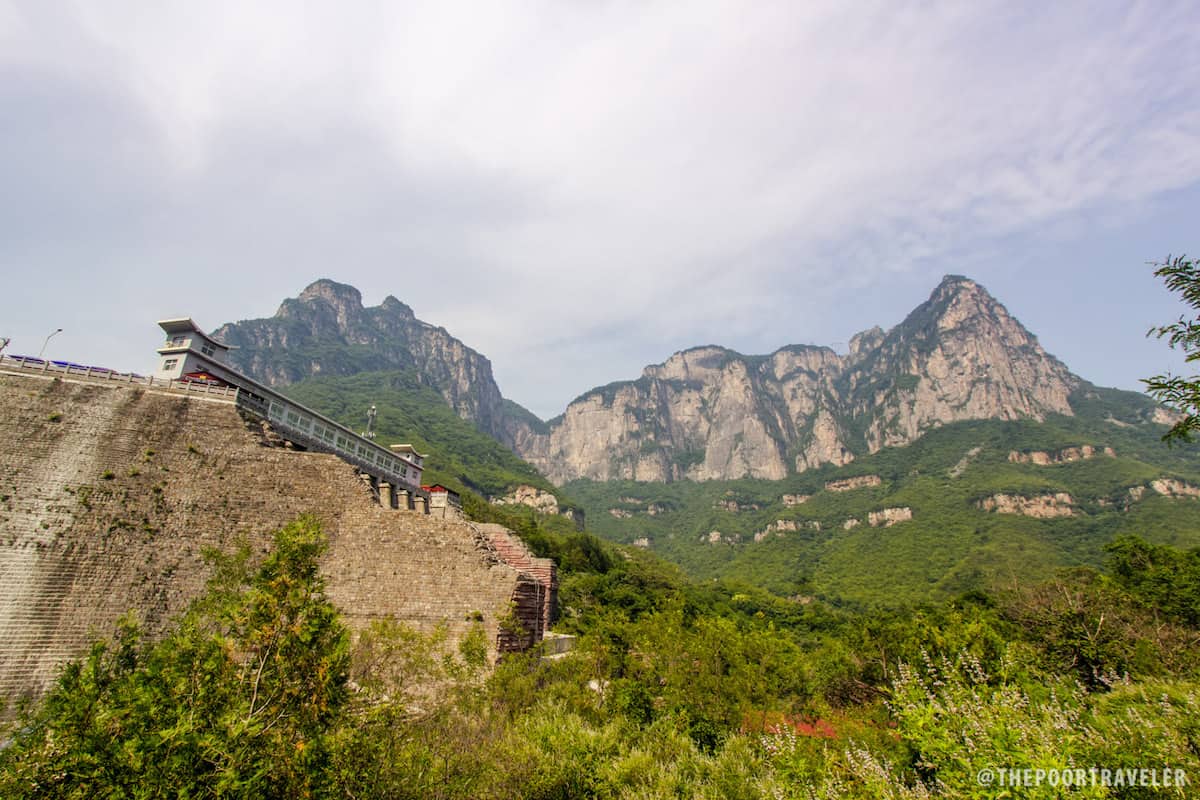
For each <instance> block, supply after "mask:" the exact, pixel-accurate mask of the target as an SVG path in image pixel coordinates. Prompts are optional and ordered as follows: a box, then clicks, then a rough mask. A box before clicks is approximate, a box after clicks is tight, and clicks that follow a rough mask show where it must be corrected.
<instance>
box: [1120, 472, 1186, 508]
mask: <svg viewBox="0 0 1200 800" xmlns="http://www.w3.org/2000/svg"><path fill="white" fill-rule="evenodd" d="M1149 491H1152V492H1154V493H1155V494H1161V495H1162V496H1164V497H1196V498H1200V486H1193V485H1192V484H1190V483H1187V482H1186V481H1181V480H1179V479H1177V478H1157V479H1155V480H1152V481H1150V483H1149V484H1148V485H1146V486H1131V487H1129V490H1128V493H1129V499H1130V500H1131V501H1133V502H1137V501H1138V500H1141V499H1143V498H1144V497H1145V496H1146V493H1147V492H1149Z"/></svg>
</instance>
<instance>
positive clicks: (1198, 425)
mask: <svg viewBox="0 0 1200 800" xmlns="http://www.w3.org/2000/svg"><path fill="white" fill-rule="evenodd" d="M1153 266H1155V267H1157V269H1155V270H1154V274H1155V275H1156V276H1158V277H1160V278H1162V279H1163V280H1164V281H1165V282H1166V284H1167V288H1168V289H1170V290H1171V291H1172V292H1178V293H1179V295H1180V297H1181V299H1182V300H1183V301H1184V302H1185V303H1187V304H1188V305H1189V306H1190V307H1191V308H1193V309H1195V310H1196V311H1197V316H1196V317H1195V318H1194V319H1188V317H1187V315H1184V314H1181V315H1180V317H1179V320H1178V321H1176V322H1172V323H1171V324H1170V325H1162V326H1159V327H1156V328H1151V329H1150V330H1149V332H1147V334H1146V335H1147V336H1154V337H1157V338H1159V339H1166V340H1167V344H1169V345H1170V346H1171V347H1172V348H1179V349H1181V350H1183V352H1184V353H1186V354H1187V355H1186V360H1187V361H1188V362H1189V363H1191V362H1195V361H1200V262H1197V261H1195V260H1193V259H1190V258H1188V257H1187V256H1177V257H1175V258H1172V257H1170V256H1167V260H1166V261H1163V262H1162V263H1155V264H1153ZM1142 383H1144V384H1146V391H1147V393H1149V394H1150V395H1151V396H1152V397H1154V398H1155V399H1157V400H1158V401H1159V402H1161V403H1165V404H1166V405H1168V406H1170V407H1172V408H1174V409H1176V410H1178V411H1180V412H1181V413H1182V414H1183V415H1184V416H1183V419H1181V420H1179V422H1176V423H1175V425H1174V426H1172V428H1171V430H1169V431H1167V433H1166V435H1165V436H1163V440H1164V441H1166V442H1167V443H1168V444H1172V443H1175V442H1190V441H1192V437H1193V436H1194V435H1195V433H1196V432H1197V431H1200V375H1193V376H1192V377H1190V378H1184V377H1181V376H1179V375H1171V374H1170V373H1166V374H1163V375H1155V376H1154V377H1152V378H1145V379H1143V380H1142Z"/></svg>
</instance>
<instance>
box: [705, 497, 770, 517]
mask: <svg viewBox="0 0 1200 800" xmlns="http://www.w3.org/2000/svg"><path fill="white" fill-rule="evenodd" d="M759 508H760V506H759V505H758V503H742V502H739V501H737V500H731V499H729V498H724V499H722V500H718V501H717V502H715V503H713V510H714V511H728V512H730V513H732V514H737V513H739V512H741V511H758V509H759Z"/></svg>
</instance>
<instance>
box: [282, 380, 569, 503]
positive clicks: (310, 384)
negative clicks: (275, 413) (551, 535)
mask: <svg viewBox="0 0 1200 800" xmlns="http://www.w3.org/2000/svg"><path fill="white" fill-rule="evenodd" d="M281 391H282V392H283V393H284V394H286V395H287V396H288V397H291V398H293V399H295V400H296V401H298V402H300V403H303V404H304V405H306V406H308V407H310V408H312V409H314V410H316V411H319V412H321V413H322V414H325V415H326V416H328V417H330V418H332V419H334V420H335V421H337V422H340V423H342V424H343V425H347V426H349V427H350V428H351V429H353V430H357V431H361V430H363V429H364V428H365V427H366V419H367V409H369V408H370V407H371V406H372V405H374V406H375V408H376V413H377V415H378V416H377V419H376V423H375V432H376V436H377V441H378V442H379V443H380V444H381V445H383V446H385V447H386V446H388V445H392V444H400V443H405V442H407V443H409V444H411V445H413V446H414V447H416V448H417V450H418V451H420V452H422V453H428V454H429V458H428V459H427V460H426V462H425V464H426V470H425V481H426V483H442V484H444V485H446V486H449V487H450V488H452V489H456V490H471V491H474V492H477V493H479V494H481V495H483V496H484V497H489V496H496V495H503V494H504V493H506V492H507V491H509V490H510V489H512V488H513V487H515V486H518V485H521V484H526V485H529V486H536V487H538V488H539V489H543V490H545V491H548V492H551V493H556V492H557V490H556V489H555V488H554V487H553V486H552V485H551V484H550V482H549V481H547V480H546V479H545V478H544V477H542V476H541V475H539V474H538V471H537V470H536V469H534V468H533V467H531V466H530V465H529V464H527V463H525V462H524V461H522V460H521V459H520V458H518V457H517V456H515V455H513V453H512V451H510V450H509V449H508V448H506V447H505V446H504V445H502V444H500V443H499V442H498V441H496V440H495V439H493V438H492V437H491V436H488V435H487V434H486V433H482V432H480V431H479V430H478V429H476V428H475V427H474V426H473V425H471V424H470V423H469V422H466V421H464V420H462V419H460V418H459V417H458V415H457V414H455V413H454V411H453V410H452V409H451V408H450V407H449V406H447V405H446V402H445V400H443V399H442V396H441V395H440V394H439V393H438V392H437V390H435V389H433V388H431V387H429V386H427V385H426V384H425V383H423V382H422V381H421V379H420V376H419V375H418V373H417V372H416V371H415V370H394V371H388V372H361V373H359V374H357V375H350V376H346V377H324V378H309V379H308V380H304V381H300V382H299V383H294V384H291V385H289V386H286V387H283V388H282V389H281Z"/></svg>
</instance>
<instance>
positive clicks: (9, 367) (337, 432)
mask: <svg viewBox="0 0 1200 800" xmlns="http://www.w3.org/2000/svg"><path fill="white" fill-rule="evenodd" d="M2 371H9V372H10V373H11V372H17V373H20V374H27V375H45V376H52V377H55V378H69V379H70V380H74V381H86V382H91V383H103V384H110V385H112V384H117V385H127V386H141V387H145V388H148V389H154V390H156V391H164V392H171V393H175V394H183V395H190V396H203V397H208V398H222V399H225V400H229V401H232V402H234V403H236V404H237V405H238V406H239V407H240V408H242V409H244V410H246V411H249V412H250V413H252V414H255V415H256V416H258V417H261V418H262V419H265V420H267V421H268V422H269V423H270V424H271V426H272V427H274V428H277V429H278V430H279V432H280V433H281V434H282V435H284V436H285V437H286V438H289V439H292V440H294V441H295V442H296V443H297V444H300V445H303V446H304V447H306V448H308V449H309V450H314V451H317V452H325V453H331V454H333V455H336V456H338V457H339V458H341V459H342V460H343V461H346V462H348V463H350V464H353V465H354V466H355V467H358V468H359V469H360V470H362V471H363V472H366V473H368V474H370V475H374V476H375V477H377V478H380V479H382V480H384V481H387V482H388V483H390V484H391V485H392V486H395V487H396V488H398V489H404V490H407V491H409V492H413V493H415V494H418V495H421V496H425V492H424V491H423V490H422V489H421V481H420V474H421V467H419V466H418V465H416V464H414V463H413V462H411V461H409V460H408V459H407V458H405V457H403V456H401V455H398V454H396V453H393V452H391V451H389V450H388V449H386V448H384V447H381V446H380V445H378V444H376V443H375V442H372V441H370V440H368V439H364V438H363V437H361V436H359V435H358V434H356V433H355V432H354V431H352V430H350V429H349V428H347V427H345V426H344V425H340V424H338V423H337V422H334V421H333V420H331V419H329V418H328V417H326V416H324V415H323V414H319V413H317V412H316V411H313V410H312V409H310V408H306V407H304V406H302V405H300V404H299V403H297V402H295V401H294V400H289V399H288V398H286V397H284V396H283V395H281V394H279V393H278V392H275V391H272V390H271V389H268V388H267V387H265V386H263V385H261V384H259V383H257V382H256V381H252V380H250V379H249V378H247V377H246V376H244V375H241V374H240V373H236V372H234V371H233V370H231V369H228V368H225V369H224V372H227V373H228V375H226V376H225V380H226V381H227V382H229V383H231V384H232V383H233V382H235V381H236V382H237V383H240V384H242V386H240V387H239V386H237V385H223V384H215V383H208V382H205V381H189V380H174V379H171V380H166V379H163V378H155V377H153V376H146V375H138V374H136V373H133V372H117V371H115V370H111V369H105V368H104V367H86V366H83V365H80V364H70V363H67V362H58V363H55V362H53V361H47V360H44V359H40V358H31V357H28V356H8V355H4V354H2V353H0V372H2Z"/></svg>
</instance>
